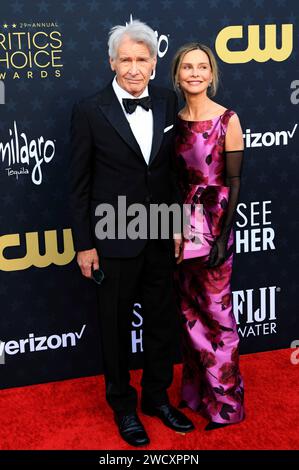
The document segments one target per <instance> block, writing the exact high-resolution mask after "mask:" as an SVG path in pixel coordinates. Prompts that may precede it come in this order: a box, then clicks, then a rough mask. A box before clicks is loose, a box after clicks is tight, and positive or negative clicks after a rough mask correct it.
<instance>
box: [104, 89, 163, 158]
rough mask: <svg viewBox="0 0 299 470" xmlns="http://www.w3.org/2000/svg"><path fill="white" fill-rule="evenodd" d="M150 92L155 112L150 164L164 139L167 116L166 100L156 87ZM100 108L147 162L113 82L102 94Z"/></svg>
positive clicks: (123, 137) (132, 147)
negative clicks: (114, 89)
mask: <svg viewBox="0 0 299 470" xmlns="http://www.w3.org/2000/svg"><path fill="white" fill-rule="evenodd" d="M149 94H150V97H151V100H152V112H153V122H154V129H153V141H152V149H151V154H150V159H149V165H150V164H151V163H152V162H153V160H154V158H155V157H156V155H157V153H158V151H159V148H160V146H161V142H162V139H163V131H164V124H165V116H166V100H165V98H161V97H160V96H159V95H158V94H157V93H156V90H155V88H154V87H149ZM99 108H100V109H101V111H102V112H103V114H104V115H105V117H106V119H108V121H109V122H110V124H111V125H112V126H113V127H114V129H115V130H116V131H117V132H118V133H119V135H120V136H121V137H122V139H123V140H124V141H125V142H126V143H127V145H129V146H130V147H131V149H132V150H134V152H135V153H136V154H137V155H138V156H139V157H140V158H141V159H142V161H143V162H144V163H145V164H146V162H145V160H144V157H143V155H142V152H141V149H140V147H139V145H138V142H137V140H136V139H135V137H134V134H133V132H132V130H131V127H130V124H129V123H128V120H127V119H126V116H125V115H124V112H123V109H122V107H121V105H120V103H119V101H118V99H117V97H116V95H115V93H114V91H113V88H112V84H111V83H110V84H109V85H108V86H107V87H106V88H105V89H104V90H103V91H102V92H101V94H100V99H99Z"/></svg>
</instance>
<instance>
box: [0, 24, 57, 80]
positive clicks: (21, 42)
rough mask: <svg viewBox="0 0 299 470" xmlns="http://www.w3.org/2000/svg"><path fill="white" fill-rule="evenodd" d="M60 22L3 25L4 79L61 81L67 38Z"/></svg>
mask: <svg viewBox="0 0 299 470" xmlns="http://www.w3.org/2000/svg"><path fill="white" fill-rule="evenodd" d="M58 29H59V26H58V24H57V23H30V24H29V23H18V24H17V23H12V24H8V23H4V24H1V23H0V80H5V79H6V78H12V79H13V80H17V79H20V78H23V79H24V78H28V79H31V78H35V77H38V78H48V77H50V76H51V77H54V78H59V77H60V76H61V73H62V68H63V62H62V52H63V38H62V34H61V32H60V31H59V30H58Z"/></svg>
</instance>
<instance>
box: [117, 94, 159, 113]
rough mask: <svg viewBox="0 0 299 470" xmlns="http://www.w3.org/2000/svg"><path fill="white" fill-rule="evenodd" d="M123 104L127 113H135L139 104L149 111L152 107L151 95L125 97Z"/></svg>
mask: <svg viewBox="0 0 299 470" xmlns="http://www.w3.org/2000/svg"><path fill="white" fill-rule="evenodd" d="M123 105H124V108H125V110H126V112H127V113H129V114H132V113H134V111H135V109H136V108H137V106H142V108H143V109H145V110H146V111H148V110H149V109H151V107H152V102H151V97H150V96H145V97H144V98H123Z"/></svg>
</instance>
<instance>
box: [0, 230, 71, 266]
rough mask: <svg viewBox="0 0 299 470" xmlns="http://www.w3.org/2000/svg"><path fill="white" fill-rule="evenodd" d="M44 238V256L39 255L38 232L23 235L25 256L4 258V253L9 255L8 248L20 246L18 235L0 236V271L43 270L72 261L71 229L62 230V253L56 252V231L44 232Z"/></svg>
mask: <svg viewBox="0 0 299 470" xmlns="http://www.w3.org/2000/svg"><path fill="white" fill-rule="evenodd" d="M44 237H45V254H42V255H41V254H40V246H39V237H38V232H28V233H26V234H25V239H26V254H25V256H23V257H20V258H6V257H5V251H7V252H8V253H9V248H12V247H18V246H20V235H19V234H18V233H14V234H9V235H2V236H1V237H0V271H20V270H22V269H28V268H30V267H31V266H36V267H37V268H45V267H47V266H49V265H50V264H56V265H57V266H64V265H66V264H68V263H70V262H71V261H72V259H73V258H74V256H75V251H74V244H73V238H72V231H71V229H64V230H63V245H64V251H63V253H59V252H58V246H57V231H56V230H46V231H45V232H44Z"/></svg>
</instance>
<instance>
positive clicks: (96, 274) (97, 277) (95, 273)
mask: <svg viewBox="0 0 299 470" xmlns="http://www.w3.org/2000/svg"><path fill="white" fill-rule="evenodd" d="M91 278H92V279H93V280H94V282H96V283H97V284H99V285H100V284H102V282H103V280H104V278H105V276H104V273H103V271H102V270H101V269H95V270H92V274H91Z"/></svg>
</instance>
